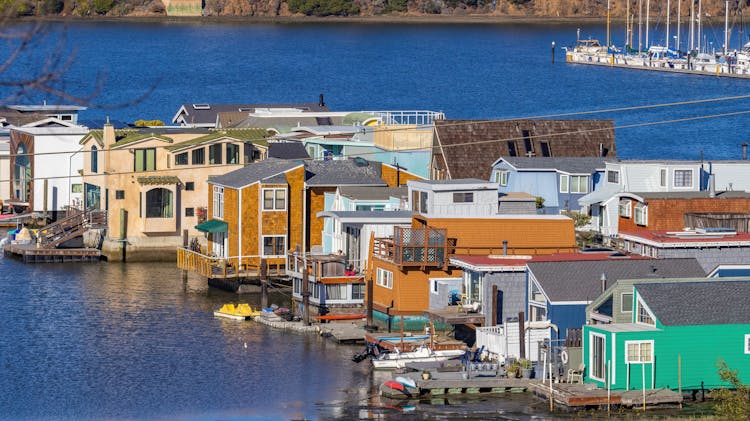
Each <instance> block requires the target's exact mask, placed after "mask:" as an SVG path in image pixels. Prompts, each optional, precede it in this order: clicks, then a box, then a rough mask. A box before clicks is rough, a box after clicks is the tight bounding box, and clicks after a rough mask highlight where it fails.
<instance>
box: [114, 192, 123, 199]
mask: <svg viewBox="0 0 750 421" xmlns="http://www.w3.org/2000/svg"><path fill="white" fill-rule="evenodd" d="M124 198H125V190H115V199H116V200H122V199H124Z"/></svg>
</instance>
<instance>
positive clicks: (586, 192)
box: [568, 174, 589, 194]
mask: <svg viewBox="0 0 750 421" xmlns="http://www.w3.org/2000/svg"><path fill="white" fill-rule="evenodd" d="M574 178H575V179H578V187H580V185H581V179H583V181H585V182H584V183H583V186H584V189H585V190H584V191H573V179H574ZM568 189H569V191H570V193H572V194H588V193H589V176H588V175H576V174H571V175H570V177H568Z"/></svg>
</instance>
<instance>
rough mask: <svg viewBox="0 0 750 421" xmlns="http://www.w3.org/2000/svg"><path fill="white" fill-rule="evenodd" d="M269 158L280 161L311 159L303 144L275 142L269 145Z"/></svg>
mask: <svg viewBox="0 0 750 421" xmlns="http://www.w3.org/2000/svg"><path fill="white" fill-rule="evenodd" d="M268 157H269V158H279V159H310V155H309V154H308V153H307V151H306V150H305V145H303V144H302V142H274V143H269V144H268Z"/></svg>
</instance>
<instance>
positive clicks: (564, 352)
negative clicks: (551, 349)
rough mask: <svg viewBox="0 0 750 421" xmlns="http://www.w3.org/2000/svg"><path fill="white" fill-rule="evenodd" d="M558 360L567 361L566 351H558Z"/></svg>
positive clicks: (565, 362)
mask: <svg viewBox="0 0 750 421" xmlns="http://www.w3.org/2000/svg"><path fill="white" fill-rule="evenodd" d="M560 360H561V361H562V363H563V364H567V363H568V351H563V352H561V353H560Z"/></svg>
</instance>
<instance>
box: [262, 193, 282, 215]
mask: <svg viewBox="0 0 750 421" xmlns="http://www.w3.org/2000/svg"><path fill="white" fill-rule="evenodd" d="M263 210H264V211H283V210H286V189H263Z"/></svg>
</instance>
